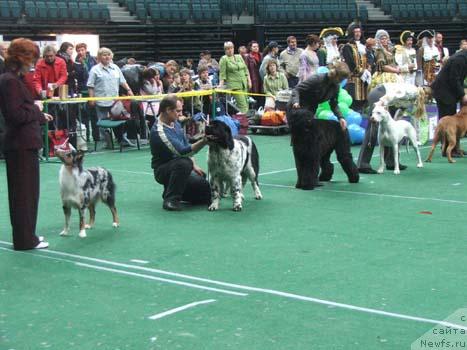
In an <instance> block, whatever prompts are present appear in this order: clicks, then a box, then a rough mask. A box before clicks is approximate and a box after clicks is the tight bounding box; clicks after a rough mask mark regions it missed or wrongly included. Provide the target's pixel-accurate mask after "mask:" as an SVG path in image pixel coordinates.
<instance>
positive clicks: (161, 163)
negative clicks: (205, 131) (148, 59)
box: [150, 95, 211, 211]
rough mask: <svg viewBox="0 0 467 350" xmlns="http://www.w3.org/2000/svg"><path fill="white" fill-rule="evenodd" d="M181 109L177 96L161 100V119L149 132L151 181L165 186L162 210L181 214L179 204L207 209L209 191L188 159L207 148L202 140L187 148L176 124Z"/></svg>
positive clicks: (205, 142) (190, 159)
mask: <svg viewBox="0 0 467 350" xmlns="http://www.w3.org/2000/svg"><path fill="white" fill-rule="evenodd" d="M182 111H183V105H182V102H181V101H180V100H178V99H177V97H176V96H173V95H169V96H166V97H164V98H163V99H162V101H161V104H160V116H159V119H158V121H157V123H156V124H154V126H153V127H152V129H151V142H150V143H151V154H152V160H151V167H152V168H153V169H154V178H155V179H156V181H157V182H158V183H160V184H161V185H163V186H164V192H163V193H162V198H163V200H164V201H163V204H162V207H163V208H164V209H165V210H170V211H178V210H181V204H180V202H181V201H182V200H183V201H187V202H190V203H192V204H204V205H209V204H210V203H211V189H210V186H209V183H208V181H206V178H205V176H206V175H205V173H204V172H203V170H202V169H201V168H199V167H198V166H197V165H196V164H195V162H194V159H193V158H190V156H191V155H193V154H195V153H197V152H198V151H199V150H201V149H202V148H203V147H204V146H206V144H207V140H206V138H205V137H203V138H202V139H201V140H199V141H197V142H195V143H194V144H192V145H190V144H189V143H188V140H187V139H186V137H185V134H184V132H183V129H182V127H181V125H180V123H179V122H178V120H177V119H178V118H179V116H180V115H181V114H182Z"/></svg>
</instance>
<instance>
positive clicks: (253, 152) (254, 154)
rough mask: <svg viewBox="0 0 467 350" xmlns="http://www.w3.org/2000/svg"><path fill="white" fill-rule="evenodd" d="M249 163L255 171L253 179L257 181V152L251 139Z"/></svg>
mask: <svg viewBox="0 0 467 350" xmlns="http://www.w3.org/2000/svg"><path fill="white" fill-rule="evenodd" d="M251 165H252V166H253V170H254V171H255V181H256V183H258V174H259V153H258V149H257V148H256V145H255V143H254V142H253V141H251Z"/></svg>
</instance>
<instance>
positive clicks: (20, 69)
mask: <svg viewBox="0 0 467 350" xmlns="http://www.w3.org/2000/svg"><path fill="white" fill-rule="evenodd" d="M38 57H39V49H38V48H37V46H36V44H34V42H32V41H31V40H28V39H23V38H19V39H16V40H13V41H12V42H11V45H10V47H9V48H8V57H7V59H6V60H5V66H6V69H7V72H6V73H5V74H3V75H2V76H1V77H0V108H1V111H2V113H3V116H4V117H5V124H6V135H5V159H6V170H7V180H8V200H9V205H10V221H11V226H12V227H13V247H14V249H16V250H25V249H34V248H36V249H40V248H47V247H48V246H49V244H48V243H47V242H44V241H43V237H38V236H36V221H37V208H38V204H39V159H38V150H39V149H40V148H42V136H41V128H40V124H41V123H46V122H48V121H50V120H52V116H51V115H49V114H45V113H42V112H41V109H42V108H41V105H36V104H35V103H34V99H33V97H32V95H31V93H30V91H29V90H28V89H27V88H26V85H25V84H24V82H23V76H24V74H26V73H27V72H29V70H30V69H31V68H32V67H34V64H35V62H36V60H37V59H38Z"/></svg>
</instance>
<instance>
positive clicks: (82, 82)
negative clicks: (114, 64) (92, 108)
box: [75, 43, 97, 96]
mask: <svg viewBox="0 0 467 350" xmlns="http://www.w3.org/2000/svg"><path fill="white" fill-rule="evenodd" d="M87 48H88V47H87V45H86V44H85V43H79V44H76V53H77V55H76V58H75V72H76V80H77V81H78V92H79V93H81V94H83V96H87V93H88V86H87V83H88V77H89V71H90V70H91V68H92V67H94V66H95V65H96V64H97V59H96V58H95V57H93V56H91V54H90V53H89V52H88V51H87Z"/></svg>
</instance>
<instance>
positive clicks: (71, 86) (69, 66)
mask: <svg viewBox="0 0 467 350" xmlns="http://www.w3.org/2000/svg"><path fill="white" fill-rule="evenodd" d="M57 56H58V57H60V58H61V59H63V60H64V61H65V64H66V72H67V74H68V80H67V85H68V92H69V94H70V95H71V94H72V93H76V92H77V90H76V89H77V86H76V69H75V63H74V62H73V60H72V58H71V57H70V56H68V55H67V53H66V52H63V51H58V52H57Z"/></svg>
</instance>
